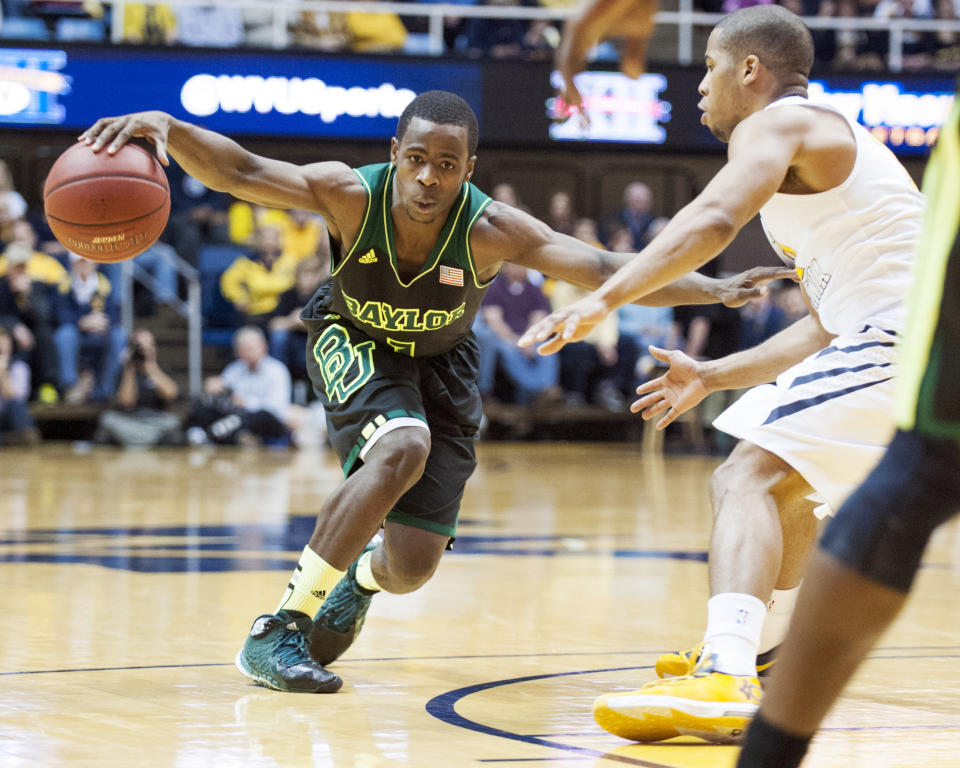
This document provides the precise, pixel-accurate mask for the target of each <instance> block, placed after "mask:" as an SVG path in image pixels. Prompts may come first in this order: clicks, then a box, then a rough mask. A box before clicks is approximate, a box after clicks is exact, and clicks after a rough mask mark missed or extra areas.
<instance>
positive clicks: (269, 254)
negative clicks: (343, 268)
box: [220, 227, 296, 328]
mask: <svg viewBox="0 0 960 768" xmlns="http://www.w3.org/2000/svg"><path fill="white" fill-rule="evenodd" d="M254 239H255V248H254V253H253V254H252V255H251V257H250V258H248V257H246V256H241V257H240V258H238V259H237V260H236V261H234V262H233V264H231V265H230V266H229V267H227V270H226V271H225V272H224V273H223V274H222V275H221V276H220V291H221V293H223V295H224V297H225V298H226V299H227V300H228V301H229V302H230V303H232V304H233V305H234V306H235V307H236V308H237V311H238V312H239V313H240V315H241V317H242V318H243V324H244V325H257V326H259V327H261V328H266V325H267V320H268V319H269V316H270V314H271V313H272V312H273V311H274V310H275V309H276V308H277V302H278V301H279V299H280V295H281V294H282V293H283V292H284V291H287V290H288V289H290V288H291V287H293V282H294V270H295V267H296V263H295V262H294V261H293V260H292V259H290V258H284V257H283V233H282V231H281V230H280V229H279V228H277V227H260V229H258V230H257V233H256V236H255V238H254Z"/></svg>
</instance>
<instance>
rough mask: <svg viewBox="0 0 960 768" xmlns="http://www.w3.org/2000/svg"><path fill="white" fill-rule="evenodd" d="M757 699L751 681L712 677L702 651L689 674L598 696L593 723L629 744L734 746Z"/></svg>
mask: <svg viewBox="0 0 960 768" xmlns="http://www.w3.org/2000/svg"><path fill="white" fill-rule="evenodd" d="M762 697H763V692H762V690H761V689H760V681H759V680H758V679H757V678H756V677H749V676H745V675H743V676H741V675H726V674H724V673H722V672H714V671H713V659H712V657H711V654H710V653H709V651H706V652H702V653H701V657H700V664H699V665H698V666H697V667H696V668H695V669H694V671H693V674H690V675H684V676H683V677H673V678H670V679H668V680H656V681H654V682H652V683H647V684H646V685H645V686H643V688H641V689H640V690H639V691H630V692H627V693H608V694H607V695H605V696H601V697H600V698H599V699H597V700H596V701H595V702H594V704H593V719H594V720H596V721H597V723H598V724H599V725H600V727H601V728H603V729H604V730H606V731H609V732H610V733H612V734H614V735H615V736H620V737H621V738H624V739H630V740H631V741H663V740H664V739H671V738H673V737H674V736H697V737H699V738H701V739H704V740H706V741H710V742H714V743H716V744H735V743H737V742H739V741H740V740H741V738H742V737H743V734H744V732H745V731H746V729H747V725H749V723H750V720H751V719H752V718H753V716H754V714H756V711H757V709H758V707H759V706H760V700H761V698H762Z"/></svg>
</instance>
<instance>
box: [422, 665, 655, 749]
mask: <svg viewBox="0 0 960 768" xmlns="http://www.w3.org/2000/svg"><path fill="white" fill-rule="evenodd" d="M638 669H653V666H652V665H650V664H648V665H646V666H642V667H611V668H609V669H584V670H577V671H574V672H555V673H552V674H547V675H527V676H526V677H514V678H511V679H509V680H494V681H492V682H488V683H477V684H476V685H468V686H466V687H465V688H457V689H456V690H453V691H448V692H447V693H441V694H440V695H439V696H434V697H433V698H432V699H430V701H428V702H427V704H426V707H425V709H426V710H427V713H428V714H429V715H431V716H433V717H435V718H437V720H440V721H442V722H445V723H447V724H448V725H453V726H457V727H458V728H464V729H466V730H468V731H476V732H477V733H482V734H484V735H486V736H498V737H500V738H501V739H509V740H511V741H519V742H522V743H524V744H533V745H534V746H538V747H547V748H550V749H559V750H562V751H564V752H575V753H576V754H577V755H582V756H584V757H592V758H603V759H604V760H612V761H614V762H618V763H627V764H628V765H639V766H643V768H674V767H673V766H670V765H667V764H666V763H654V762H651V761H649V760H641V759H640V758H637V757H628V756H627V755H614V754H610V753H608V752H601V751H600V750H597V749H589V748H586V747H577V746H574V745H573V744H564V743H562V742H559V741H550V740H548V739H544V738H541V737H539V736H528V735H524V734H522V733H513V732H512V731H505V730H503V729H502V728H494V727H493V726H490V725H484V724H483V723H478V722H477V721H475V720H470V719H468V718H466V717H464V716H463V715H461V714H459V713H458V712H457V711H456V705H457V702H458V701H460V699H462V698H465V697H466V696H469V695H470V694H472V693H477V692H479V691H486V690H489V689H491V688H499V687H501V686H504V685H513V684H515V683H528V682H530V681H532V680H547V679H549V678H552V677H568V676H570V675H589V674H600V673H603V672H628V671H635V670H638Z"/></svg>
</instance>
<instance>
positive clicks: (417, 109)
mask: <svg viewBox="0 0 960 768" xmlns="http://www.w3.org/2000/svg"><path fill="white" fill-rule="evenodd" d="M415 117H420V118H423V119H424V120H429V121H430V122H431V123H436V124H437V125H462V126H464V127H465V128H466V129H467V155H468V156H470V157H473V156H474V155H475V154H476V152H477V142H478V141H479V139H480V128H479V126H478V125H477V116H476V115H475V114H474V113H473V109H471V107H470V105H469V104H467V102H466V101H464V100H463V99H461V98H460V97H459V96H457V94H455V93H450V92H449V91H424V92H423V93H421V94H420V95H419V96H417V97H416V98H415V99H414V100H413V101H411V102H410V103H409V104H407V108H406V109H405V110H403V114H402V115H400V122H399V123H397V141H403V134H405V133H406V132H407V126H408V125H410V121H411V120H412V119H413V118H415Z"/></svg>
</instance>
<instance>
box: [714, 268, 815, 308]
mask: <svg viewBox="0 0 960 768" xmlns="http://www.w3.org/2000/svg"><path fill="white" fill-rule="evenodd" d="M783 279H788V280H793V281H796V280H797V279H798V277H797V272H796V270H794V269H790V268H788V267H754V268H753V269H748V270H747V271H746V272H741V273H740V274H738V275H734V276H733V277H728V278H727V279H726V280H723V281H722V282H721V285H720V288H719V291H718V293H717V295H718V297H719V299H720V301H722V302H723V304H724V306H727V307H742V306H743V305H744V304H746V303H747V302H748V301H750V300H751V299H758V298H760V297H761V296H766V294H767V290H768V289H769V283H770V282H771V281H773V280H783Z"/></svg>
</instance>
